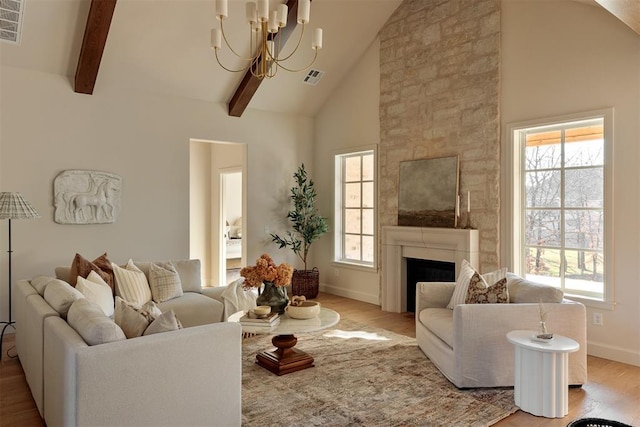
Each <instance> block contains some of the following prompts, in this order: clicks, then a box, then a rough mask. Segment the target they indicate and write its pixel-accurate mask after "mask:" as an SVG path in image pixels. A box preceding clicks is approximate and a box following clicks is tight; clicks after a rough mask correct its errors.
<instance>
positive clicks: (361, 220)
mask: <svg viewBox="0 0 640 427" xmlns="http://www.w3.org/2000/svg"><path fill="white" fill-rule="evenodd" d="M335 175H336V180H335V183H336V192H335V193H336V202H335V213H336V216H335V217H336V219H337V220H336V223H337V224H336V227H335V260H336V261H339V262H349V263H356V264H362V265H365V266H373V265H374V260H375V238H374V234H375V233H374V230H375V211H374V202H375V200H374V199H375V186H374V179H375V159H374V152H373V151H372V150H367V151H359V152H356V153H348V154H340V155H337V156H335ZM338 221H339V223H338Z"/></svg>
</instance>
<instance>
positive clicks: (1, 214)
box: [0, 192, 40, 219]
mask: <svg viewBox="0 0 640 427" xmlns="http://www.w3.org/2000/svg"><path fill="white" fill-rule="evenodd" d="M31 218H40V214H39V213H38V211H37V210H35V208H34V207H33V206H31V203H29V202H27V201H26V200H25V199H24V197H22V194H20V193H10V192H3V193H0V219H31Z"/></svg>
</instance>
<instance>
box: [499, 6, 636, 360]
mask: <svg viewBox="0 0 640 427" xmlns="http://www.w3.org/2000/svg"><path fill="white" fill-rule="evenodd" d="M502 5H503V10H502V30H503V33H502V122H503V125H506V124H508V123H514V122H520V121H526V120H531V119H537V118H544V117H550V116H560V115H565V114H571V113H578V112H582V111H589V110H596V109H600V108H607V107H613V108H614V110H615V111H614V123H615V125H614V141H615V143H614V155H613V157H614V158H613V161H614V169H613V171H614V172H613V173H614V228H615V230H614V259H613V260H611V261H612V264H613V269H614V277H615V301H616V306H615V308H614V309H613V310H604V309H602V308H591V307H588V309H587V322H588V328H587V331H588V333H587V339H588V352H589V354H592V355H596V356H601V357H605V358H609V359H614V360H618V361H622V362H626V363H632V364H635V365H640V315H638V310H639V302H640V283H639V282H640V269H639V265H640V263H639V262H638V259H639V246H640V219H639V218H640V216H639V215H638V208H640V206H639V204H638V200H639V198H640V197H639V196H640V186H639V179H638V178H639V173H638V164H639V160H640V159H639V156H638V154H639V153H638V145H639V143H640V124H639V123H640V36H639V35H638V34H636V33H634V32H633V31H631V30H630V29H629V28H628V27H626V26H625V25H624V24H622V23H621V22H620V21H618V20H617V19H615V18H614V17H612V16H611V15H610V14H608V13H607V12H605V11H604V10H602V9H600V8H596V7H593V6H589V5H585V4H582V3H577V2H573V1H554V2H540V1H517V2H515V1H511V0H507V1H503V2H502ZM507 142H508V139H507V138H506V137H503V144H504V143H507ZM594 311H598V312H602V314H603V320H604V325H603V326H594V325H592V322H591V320H592V313H593V312H594ZM551 315H552V314H551Z"/></svg>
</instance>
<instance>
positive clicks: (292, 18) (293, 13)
mask: <svg viewBox="0 0 640 427" xmlns="http://www.w3.org/2000/svg"><path fill="white" fill-rule="evenodd" d="M287 7H288V8H289V13H288V14H287V25H286V26H285V27H283V28H280V30H279V32H278V33H279V37H280V43H281V45H282V46H284V45H285V44H286V43H287V40H288V39H289V37H290V36H291V33H293V30H295V28H296V26H297V25H298V0H288V1H287ZM262 60H263V58H262V56H260V57H259V58H258V59H257V61H258V69H259V68H260V64H261V63H262ZM262 80H263V79H259V78H257V77H256V76H254V75H253V74H251V70H250V69H247V71H246V73H245V74H244V77H243V78H242V81H241V82H240V84H239V85H238V88H237V89H236V91H235V93H234V94H233V96H232V97H231V101H229V115H230V116H232V117H240V116H242V113H244V110H245V109H246V108H247V106H248V105H249V102H251V98H253V95H255V93H256V91H257V90H258V87H260V83H262Z"/></svg>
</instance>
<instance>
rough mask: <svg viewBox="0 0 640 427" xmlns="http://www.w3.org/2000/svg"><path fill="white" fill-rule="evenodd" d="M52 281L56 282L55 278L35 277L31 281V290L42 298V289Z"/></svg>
mask: <svg viewBox="0 0 640 427" xmlns="http://www.w3.org/2000/svg"><path fill="white" fill-rule="evenodd" d="M54 280H58V279H56V278H55V277H50V276H38V277H35V278H33V279H31V286H33V289H35V290H36V292H37V293H38V294H39V295H40V296H41V297H44V289H45V288H46V287H47V285H48V284H49V283H50V282H53V281H54Z"/></svg>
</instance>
